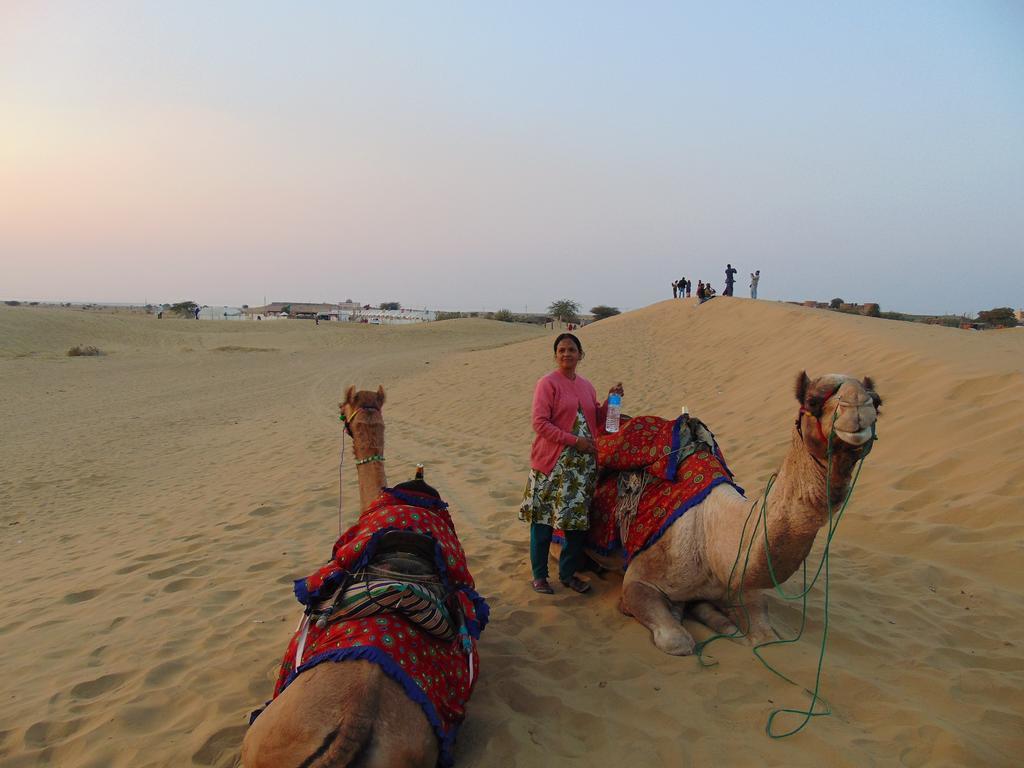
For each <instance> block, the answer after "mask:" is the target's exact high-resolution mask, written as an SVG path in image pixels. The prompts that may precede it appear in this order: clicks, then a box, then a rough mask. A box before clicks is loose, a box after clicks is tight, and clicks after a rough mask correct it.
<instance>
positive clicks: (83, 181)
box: [0, 0, 1024, 314]
mask: <svg viewBox="0 0 1024 768" xmlns="http://www.w3.org/2000/svg"><path fill="white" fill-rule="evenodd" d="M726 263H731V264H732V265H734V266H735V267H736V269H737V270H738V273H739V274H738V278H739V279H738V280H737V295H746V291H747V284H748V283H749V278H748V275H749V273H750V272H752V271H753V270H755V269H759V270H760V271H761V283H760V290H759V294H760V298H762V299H770V300H797V301H800V300H805V299H816V300H819V301H829V300H830V299H832V298H836V297H838V298H843V299H845V300H846V301H848V302H878V303H879V304H881V307H882V310H883V311H889V310H895V311H904V312H914V313H947V312H949V313H958V314H961V313H963V314H973V313H975V312H977V311H978V310H981V309H989V308H992V307H998V306H1011V307H1022V306H1024V4H1021V3H1020V2H1017V0H1008V1H1006V2H987V1H986V0H970V1H968V0H959V1H957V2H945V1H944V0H929V1H926V2H915V1H914V0H906V1H901V2H898V3H892V2H871V1H870V0H869V1H866V2H846V3H838V2H826V1H822V0H814V1H813V2H811V1H808V2H802V1H800V0H793V1H787V2H782V3H756V2H753V1H752V0H751V2H722V3H706V2H693V3H690V2H672V3H661V2H643V3H635V2H600V1H599V0H597V1H595V0H591V1H587V2H568V1H566V2H558V1H556V2H551V0H547V1H545V2H539V1H536V2H535V1H534V0H520V2H516V3H475V2H469V1H468V0H466V1H465V2H445V1H444V0H433V1H431V2H388V1H387V0H377V1H375V2H372V3H345V2H337V3H319V2H312V1H310V2H279V3H263V2H258V1H257V0H219V1H218V2H216V3H210V2H205V1H199V0H196V1H192V0H183V1H182V2H172V3H168V2H163V1H160V2H155V1H153V2H150V1H146V0H125V1H124V2H112V1H107V0H84V1H83V2H77V1H76V0H64V1H62V2H57V1H55V0H54V1H48V0H0V299H19V300H39V301H60V300H65V301H107V302H142V301H150V302H176V301H182V300H194V301H197V302H199V303H200V304H232V305H240V304H243V303H244V304H250V305H258V304H262V303H263V301H264V298H265V299H266V300H267V301H342V300H345V299H353V300H355V301H359V302H363V303H371V304H378V303H380V302H383V301H399V302H401V303H402V305H403V306H408V307H426V308H431V309H445V310H468V311H475V310H497V309H503V308H505V309H511V310H512V311H514V312H520V311H531V312H535V311H543V309H544V308H546V307H547V306H548V305H549V304H550V303H551V302H552V301H555V300H558V299H564V298H568V299H572V300H575V301H578V302H579V303H580V305H581V307H582V308H583V309H584V311H586V310H587V309H589V308H590V307H592V306H594V305H597V304H606V305H611V306H616V307H619V308H621V309H623V310H625V309H631V308H637V307H642V306H646V305H648V304H651V303H653V302H655V301H660V300H662V299H665V298H670V297H671V286H670V283H671V281H672V280H674V279H677V278H679V277H682V276H685V277H688V278H690V279H691V280H692V281H693V284H694V286H695V287H696V284H697V281H698V280H701V279H702V280H711V281H712V283H713V284H714V285H715V286H716V287H717V288H718V289H719V291H721V289H722V287H723V282H724V269H725V265H726Z"/></svg>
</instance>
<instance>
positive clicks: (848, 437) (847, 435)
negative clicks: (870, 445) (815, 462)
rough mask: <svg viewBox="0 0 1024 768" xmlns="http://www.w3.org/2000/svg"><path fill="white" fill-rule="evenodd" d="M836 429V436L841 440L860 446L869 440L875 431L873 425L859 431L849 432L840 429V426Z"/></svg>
mask: <svg viewBox="0 0 1024 768" xmlns="http://www.w3.org/2000/svg"><path fill="white" fill-rule="evenodd" d="M835 429H836V436H837V437H838V438H839V439H840V440H842V441H843V442H844V443H848V444H849V445H853V446H858V447H859V446H862V445H864V444H865V443H866V442H868V440H870V439H871V436H872V434H873V431H874V430H872V428H871V427H864V429H862V430H860V431H859V432H847V431H846V430H843V429H839V428H838V427H836V428H835Z"/></svg>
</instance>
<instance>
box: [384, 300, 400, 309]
mask: <svg viewBox="0 0 1024 768" xmlns="http://www.w3.org/2000/svg"><path fill="white" fill-rule="evenodd" d="M380 308H381V309H401V308H402V305H401V304H399V303H398V302H397V301H382V302H381V303H380Z"/></svg>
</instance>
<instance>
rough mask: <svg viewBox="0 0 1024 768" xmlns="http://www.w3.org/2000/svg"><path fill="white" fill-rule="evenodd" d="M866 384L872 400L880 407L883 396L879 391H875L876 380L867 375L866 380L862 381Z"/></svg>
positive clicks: (865, 386) (865, 387) (876, 406)
mask: <svg viewBox="0 0 1024 768" xmlns="http://www.w3.org/2000/svg"><path fill="white" fill-rule="evenodd" d="M861 383H862V384H863V385H864V389H866V390H867V391H868V395H870V397H871V400H872V402H873V403H874V404H875V408H879V407H881V405H882V398H881V397H880V396H879V394H878V393H877V392H875V381H874V379H872V378H871V377H870V376H865V377H864V381H862V382H861Z"/></svg>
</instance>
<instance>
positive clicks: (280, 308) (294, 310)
mask: <svg viewBox="0 0 1024 768" xmlns="http://www.w3.org/2000/svg"><path fill="white" fill-rule="evenodd" d="M360 308H361V307H360V305H359V304H358V303H356V302H354V301H352V300H351V299H349V300H348V301H344V302H340V303H337V304H311V303H309V302H301V301H275V302H272V303H270V304H267V305H266V306H264V307H249V308H247V309H246V310H244V312H245V315H246V317H247V318H248V319H250V320H255V319H256V318H257V317H260V318H262V319H263V320H272V319H275V318H282V317H285V318H295V319H300V320H313V319H315V318H317V317H319V318H320V319H321V320H335V321H338V320H350V319H352V313H353V312H355V311H357V310H359V309H360Z"/></svg>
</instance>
